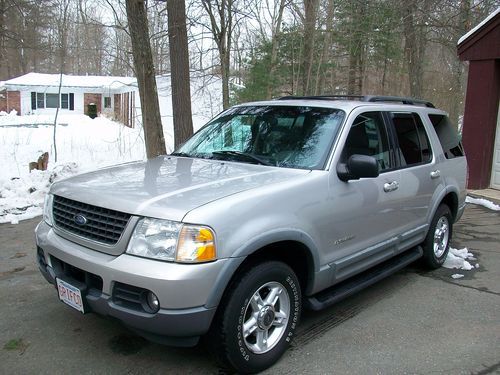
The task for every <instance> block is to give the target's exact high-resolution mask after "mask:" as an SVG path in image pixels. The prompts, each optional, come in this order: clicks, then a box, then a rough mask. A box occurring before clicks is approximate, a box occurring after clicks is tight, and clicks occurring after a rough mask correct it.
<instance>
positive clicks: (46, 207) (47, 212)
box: [43, 193, 54, 226]
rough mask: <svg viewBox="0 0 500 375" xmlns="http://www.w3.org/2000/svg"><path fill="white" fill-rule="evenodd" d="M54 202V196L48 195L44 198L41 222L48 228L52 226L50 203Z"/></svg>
mask: <svg viewBox="0 0 500 375" xmlns="http://www.w3.org/2000/svg"><path fill="white" fill-rule="evenodd" d="M53 202H54V196H53V195H52V194H48V193H47V195H46V196H45V201H44V202H43V220H44V221H45V222H46V223H47V224H48V225H50V226H52V203H53Z"/></svg>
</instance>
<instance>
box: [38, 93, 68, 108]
mask: <svg viewBox="0 0 500 375" xmlns="http://www.w3.org/2000/svg"><path fill="white" fill-rule="evenodd" d="M59 106H60V108H62V109H69V110H70V111H73V110H74V109H75V94H74V93H69V94H61V100H59V94H46V93H43V92H32V93H31V109H33V110H35V109H40V108H58V107H59Z"/></svg>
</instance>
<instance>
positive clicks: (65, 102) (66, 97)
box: [61, 94, 69, 109]
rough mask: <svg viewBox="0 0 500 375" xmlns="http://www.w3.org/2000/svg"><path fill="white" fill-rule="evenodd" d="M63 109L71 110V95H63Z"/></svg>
mask: <svg viewBox="0 0 500 375" xmlns="http://www.w3.org/2000/svg"><path fill="white" fill-rule="evenodd" d="M61 108H62V109H68V108H69V95H68V94H61Z"/></svg>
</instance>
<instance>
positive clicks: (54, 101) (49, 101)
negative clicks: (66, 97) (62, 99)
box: [45, 94, 59, 108]
mask: <svg viewBox="0 0 500 375" xmlns="http://www.w3.org/2000/svg"><path fill="white" fill-rule="evenodd" d="M45 102H46V105H47V108H57V107H59V95H58V94H45Z"/></svg>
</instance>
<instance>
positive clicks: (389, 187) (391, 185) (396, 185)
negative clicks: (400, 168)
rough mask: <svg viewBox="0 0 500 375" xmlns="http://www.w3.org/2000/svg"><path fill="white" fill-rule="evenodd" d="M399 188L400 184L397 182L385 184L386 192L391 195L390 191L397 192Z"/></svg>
mask: <svg viewBox="0 0 500 375" xmlns="http://www.w3.org/2000/svg"><path fill="white" fill-rule="evenodd" d="M398 188H399V183H398V182H397V181H392V182H386V183H385V184H384V191H385V192H386V193H389V192H390V191H394V190H397V189H398Z"/></svg>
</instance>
